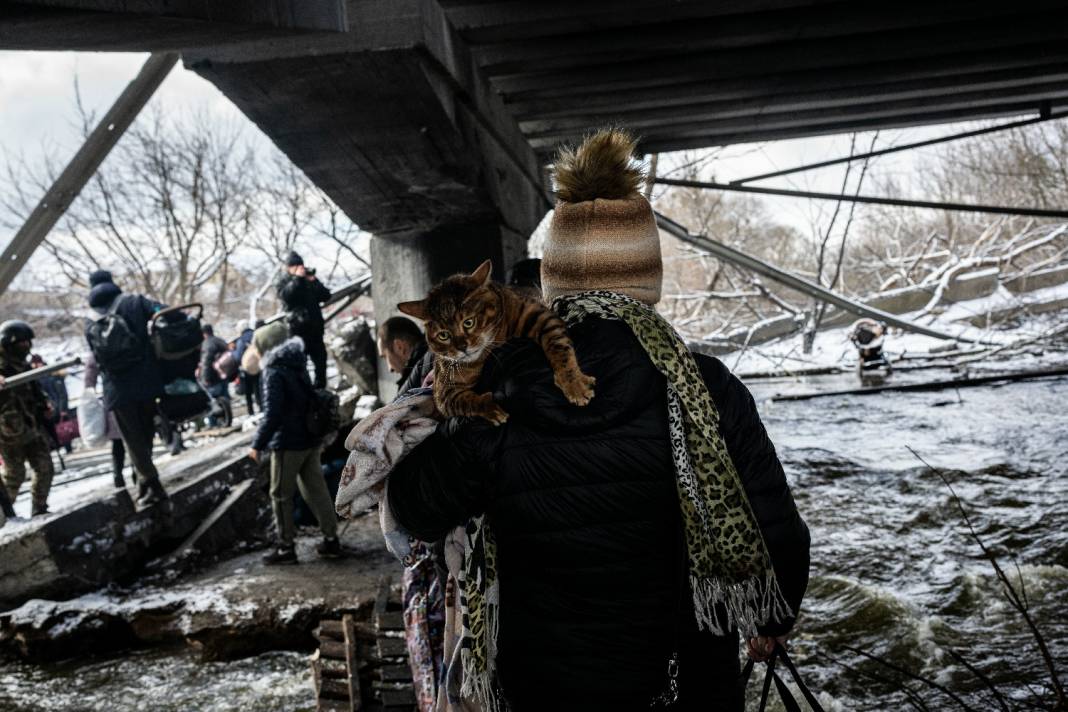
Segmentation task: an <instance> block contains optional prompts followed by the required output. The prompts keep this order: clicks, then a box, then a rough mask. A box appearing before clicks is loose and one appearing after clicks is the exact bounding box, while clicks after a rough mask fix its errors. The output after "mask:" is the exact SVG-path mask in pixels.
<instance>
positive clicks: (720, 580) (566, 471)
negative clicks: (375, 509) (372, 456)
mask: <svg viewBox="0 0 1068 712" xmlns="http://www.w3.org/2000/svg"><path fill="white" fill-rule="evenodd" d="M633 151H634V142H633V140H632V139H631V138H630V137H629V136H627V135H626V134H624V133H621V132H616V131H602V132H600V133H598V134H596V135H594V136H592V137H590V138H589V139H588V140H587V141H586V142H585V143H584V144H583V145H582V146H581V147H580V148H578V149H577V150H576V151H574V152H564V153H563V154H562V155H561V156H560V157H559V159H558V160H557V162H556V165H555V167H554V170H555V179H556V182H557V186H558V190H557V196H558V202H557V205H556V210H555V214H554V217H553V219H552V225H551V228H550V232H549V236H548V239H547V242H546V246H545V252H544V257H543V262H542V265H541V277H542V287H543V295H544V298H545V302H546V303H547V304H552V307H553V309H554V310H555V311H556V312H557V313H558V314H559V315H560V316H561V318H563V319H564V321H565V323H566V324H568V327H569V334H570V336H571V338H572V340H573V342H574V347H575V350H576V352H577V354H578V361H579V365H580V366H581V369H582V371H583V372H584V373H586V374H589V375H592V376H594V377H596V379H597V385H596V395H595V396H594V398H593V400H592V401H590V403H589V404H588V405H586V406H582V407H579V406H574V405H571V404H570V403H568V402H567V400H566V399H565V398H564V396H563V395H562V394H561V393H560V391H559V389H558V388H557V387H556V385H555V384H554V382H553V374H552V371H551V369H550V368H549V365H548V363H547V361H546V359H545V357H544V355H543V354H542V352H541V350H540V347H539V346H538V344H537V343H535V342H533V341H530V340H514V341H511V342H508V343H506V344H504V345H503V346H500V347H497V348H496V349H495V350H494V354H493V357H492V358H488V359H486V366H485V368H484V371H483V373H482V376H481V380H480V382H479V384H478V386H477V388H476V390H477V391H479V392H485V391H488V392H492V393H494V394H496V397H497V400H498V402H499V404H500V405H501V406H502V407H503V408H504V409H505V410H506V411H507V412H508V414H509V419H508V421H507V422H506V423H505V424H503V425H500V426H495V425H492V424H491V423H489V422H487V421H485V420H482V419H463V418H460V419H457V418H454V419H450V420H447V421H445V422H443V423H442V424H441V425H440V426H439V427H438V428H437V430H436V432H435V433H433V434H432V435H430V436H429V437H428V438H427V439H426V440H424V441H423V442H422V443H420V445H419V446H417V447H416V448H415V449H414V450H412V452H411V453H409V454H408V455H407V456H406V457H405V458H404V459H403V460H401V461H400V462H399V463H398V464H397V465H396V466H395V467H394V469H393V470H392V472H391V474H390V476H389V480H388V482H389V486H388V488H387V493H388V500H387V501H388V506H389V507H390V508H391V510H392V514H393V515H394V516H395V518H396V519H397V521H398V523H399V524H400V525H401V526H403V527H404V528H405V529H406V530H407V531H408V532H409V533H410V534H411V535H412V536H414V537H416V538H418V539H420V540H422V541H437V540H439V539H441V538H442V537H443V536H444V535H445V534H446V533H447V532H450V531H452V530H453V529H454V528H455V527H457V526H460V525H463V526H465V537H464V539H465V542H466V546H465V552H464V560H463V565H462V568H461V571H462V572H463V574H464V576H463V578H464V581H463V582H462V583H461V595H460V597H459V598H460V605H461V608H462V609H463V620H464V630H463V640H462V642H461V644H460V647H459V649H460V650H461V659H462V677H463V683H462V687H461V699H462V700H463V701H464V702H467V701H471V702H473V703H476V704H477V705H478V706H479V707H480V708H481V709H484V710H489V709H504V708H505V707H507V708H508V709H511V710H513V711H514V712H525V711H527V710H557V711H558V710H584V711H587V710H641V709H644V710H648V709H650V708H653V709H656V708H658V707H663V708H666V709H671V710H717V711H732V712H733V711H740V710H742V709H743V707H744V702H743V694H742V693H741V691H739V690H738V689H737V682H736V681H737V677H738V675H739V660H738V643H739V641H738V635H739V632H740V633H741V634H742V636H743V637H744V638H745V639H746V640H747V642H748V646H747V647H748V649H749V653H750V655H751V656H753V657H755V658H757V659H766V658H767V657H768V656H769V655H770V654H771V653H772V651H773V649H774V647H775V646H778V645H784V644H785V637H784V636H785V635H786V634H787V633H788V631H789V630H790V628H791V627H792V626H793V624H794V621H795V618H796V616H797V612H798V610H799V608H800V605H801V599H802V596H803V594H804V591H805V588H806V586H807V583H808V568H809V533H808V529H807V527H806V525H805V523H804V522H803V521H802V519H801V517H800V516H799V514H798V511H797V508H796V506H795V505H794V500H793V497H792V496H791V494H790V488H789V486H788V485H787V482H786V477H785V475H784V473H783V468H782V466H781V464H780V463H779V459H778V457H777V456H776V454H775V448H774V446H773V445H772V443H771V441H770V440H769V439H768V435H767V432H766V431H765V429H764V426H763V424H762V423H761V420H760V416H759V415H758V413H757V410H756V406H755V404H754V402H753V398H752V396H751V395H750V394H749V392H748V391H747V390H746V388H745V386H743V385H742V383H741V382H740V381H739V380H738V379H737V378H735V377H734V376H733V375H731V373H730V372H729V371H728V369H727V367H726V366H724V365H723V363H722V362H720V361H719V360H717V359H715V358H712V357H708V356H704V355H701V354H693V353H691V352H690V351H689V350H688V349H687V347H686V346H685V344H684V343H683V342H682V340H681V339H680V337H679V335H678V334H677V333H676V332H675V331H674V329H672V327H671V326H670V325H669V324H668V323H667V322H666V321H665V320H664V319H663V318H662V317H660V316H659V315H658V314H657V313H656V311H655V310H654V309H653V305H654V304H656V303H657V301H659V299H660V294H661V281H662V270H663V268H662V262H661V256H660V243H659V234H658V231H657V227H656V221H655V217H654V215H653V212H652V209H651V208H650V206H649V203H648V202H647V201H646V200H645V198H643V197H642V196H641V195H640V193H639V192H638V190H639V187H640V186H641V184H642V182H643V180H642V176H641V171H640V169H639V168H637V167H636V166H635V165H634V161H633V158H632V156H633ZM450 672H451V670H450ZM502 697H503V699H501V698H502ZM672 700H674V704H670V703H671V702H672ZM450 701H452V700H451V699H450Z"/></svg>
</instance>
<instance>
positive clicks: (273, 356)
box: [260, 336, 308, 371]
mask: <svg viewBox="0 0 1068 712" xmlns="http://www.w3.org/2000/svg"><path fill="white" fill-rule="evenodd" d="M307 358H308V357H307V355H305V353H304V339H302V338H300V337H299V336H290V337H289V338H288V339H286V340H285V341H283V342H282V343H280V344H278V346H275V347H274V348H273V349H271V350H270V351H268V352H267V353H266V354H264V355H263V358H261V359H260V367H261V368H262V369H263V370H265V371H266V370H267V369H268V368H272V367H275V366H280V367H282V368H292V369H296V370H299V369H304V368H306V367H307V366H306V364H307Z"/></svg>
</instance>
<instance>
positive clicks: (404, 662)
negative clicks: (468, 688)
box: [311, 578, 415, 712]
mask: <svg viewBox="0 0 1068 712" xmlns="http://www.w3.org/2000/svg"><path fill="white" fill-rule="evenodd" d="M316 635H317V636H318V638H319V650H318V651H316V653H315V654H314V655H313V656H312V661H311V665H312V674H313V676H314V680H315V696H316V700H317V707H316V709H317V710H319V711H320V712H400V711H401V710H404V712H410V710H413V709H415V693H414V691H413V689H412V671H411V668H410V667H409V665H408V649H407V647H406V646H405V642H404V617H403V614H402V612H401V603H400V600H399V598H396V597H394V596H393V595H392V590H391V588H390V582H389V579H388V578H386V579H383V581H382V582H381V584H380V585H379V589H378V595H377V598H376V599H375V607H374V611H373V612H372V614H371V621H370V622H365V621H358V620H356V618H355V617H354V616H353V615H352V614H345V615H344V616H342V617H341V619H340V620H327V619H324V620H322V621H320V622H319V629H318V631H317V633H316Z"/></svg>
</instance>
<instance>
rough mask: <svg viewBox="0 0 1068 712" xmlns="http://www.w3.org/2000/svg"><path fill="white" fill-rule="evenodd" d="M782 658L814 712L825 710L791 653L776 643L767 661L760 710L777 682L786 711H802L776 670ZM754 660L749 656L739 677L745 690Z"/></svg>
mask: <svg viewBox="0 0 1068 712" xmlns="http://www.w3.org/2000/svg"><path fill="white" fill-rule="evenodd" d="M777 659H781V660H782V663H783V665H785V666H786V669H787V670H789V671H790V675H791V677H793V679H794V684H796V685H797V689H798V690H800V691H801V695H802V696H803V697H804V698H805V702H807V703H808V705H809V707H811V708H812V712H825V711H824V709H823V705H821V704H820V703H819V700H817V699H816V696H815V695H813V694H812V691H811V690H809V689H808V686H807V685H806V684H805V683H804V682H803V681H802V680H801V676H800V675H799V674H798V672H797V667H796V666H794V663H793V661H792V660H790V655H789V654H788V653H787V652H786V649H785V648H783V647H782V646H781V645H776V646H775V650H774V651H772V654H771V658H769V659H768V661H767V672H766V673H765V675H764V684H763V686H762V687H761V690H760V706H759V707H758V708H757V711H758V712H764V711H765V709H766V708H767V706H768V697H769V696H770V694H771V684H772V683H773V682H774V683H775V689H776V690H777V691H778V692H779V697H780V698H781V699H782V704H783V708H784V709H785V710H786V712H801V706H800V705H799V704H798V703H797V700H796V699H794V696H793V694H792V693H791V692H790V689H789V688H788V687H787V686H786V683H785V682H783V680H782V678H781V677H779V674H778V673H777V672H775V661H776V660H777ZM753 666H754V662H753V659H752V658H749V659H748V660H747V661H746V662H745V667H743V668H742V673H741V675H740V676H739V677H738V686H739V688H740V689H741V690H742V691H743V692H744V691H745V688H746V687H747V686H748V684H749V678H750V677H752V675H753Z"/></svg>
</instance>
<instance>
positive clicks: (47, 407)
mask: <svg viewBox="0 0 1068 712" xmlns="http://www.w3.org/2000/svg"><path fill="white" fill-rule="evenodd" d="M32 346H33V329H31V328H30V325H29V324H27V323H26V322H24V321H14V320H12V321H5V322H4V323H3V324H0V383H3V381H5V380H6V379H9V378H11V377H12V376H17V375H18V374H20V373H24V372H26V371H29V370H30V365H29V363H27V357H28V356H29V355H30V350H31V348H32ZM51 410H52V404H51V403H49V401H48V398H47V397H45V394H44V391H43V390H42V389H41V385H40V384H39V383H36V382H32V383H24V384H20V385H16V386H8V385H7V384H6V383H3V385H2V387H0V457H3V459H4V488H5V490H6V495H7V497H8V498H9V499H10V500H11V501H12V502H13V501H15V499H16V498H17V497H18V494H19V489H20V488H21V487H22V483H23V482H24V481H25V480H26V463H27V462H29V463H30V467H32V468H33V484H32V486H31V489H30V495H31V497H32V512H33V515H34V516H37V515H38V514H46V513H47V512H48V491H49V490H50V489H51V487H52V476H53V474H54V473H55V470H54V468H53V465H52V455H51V453H50V452H49V447H48V436H47V435H46V434H45V428H44V423H45V422H47V420H48V418H50V417H51Z"/></svg>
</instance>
